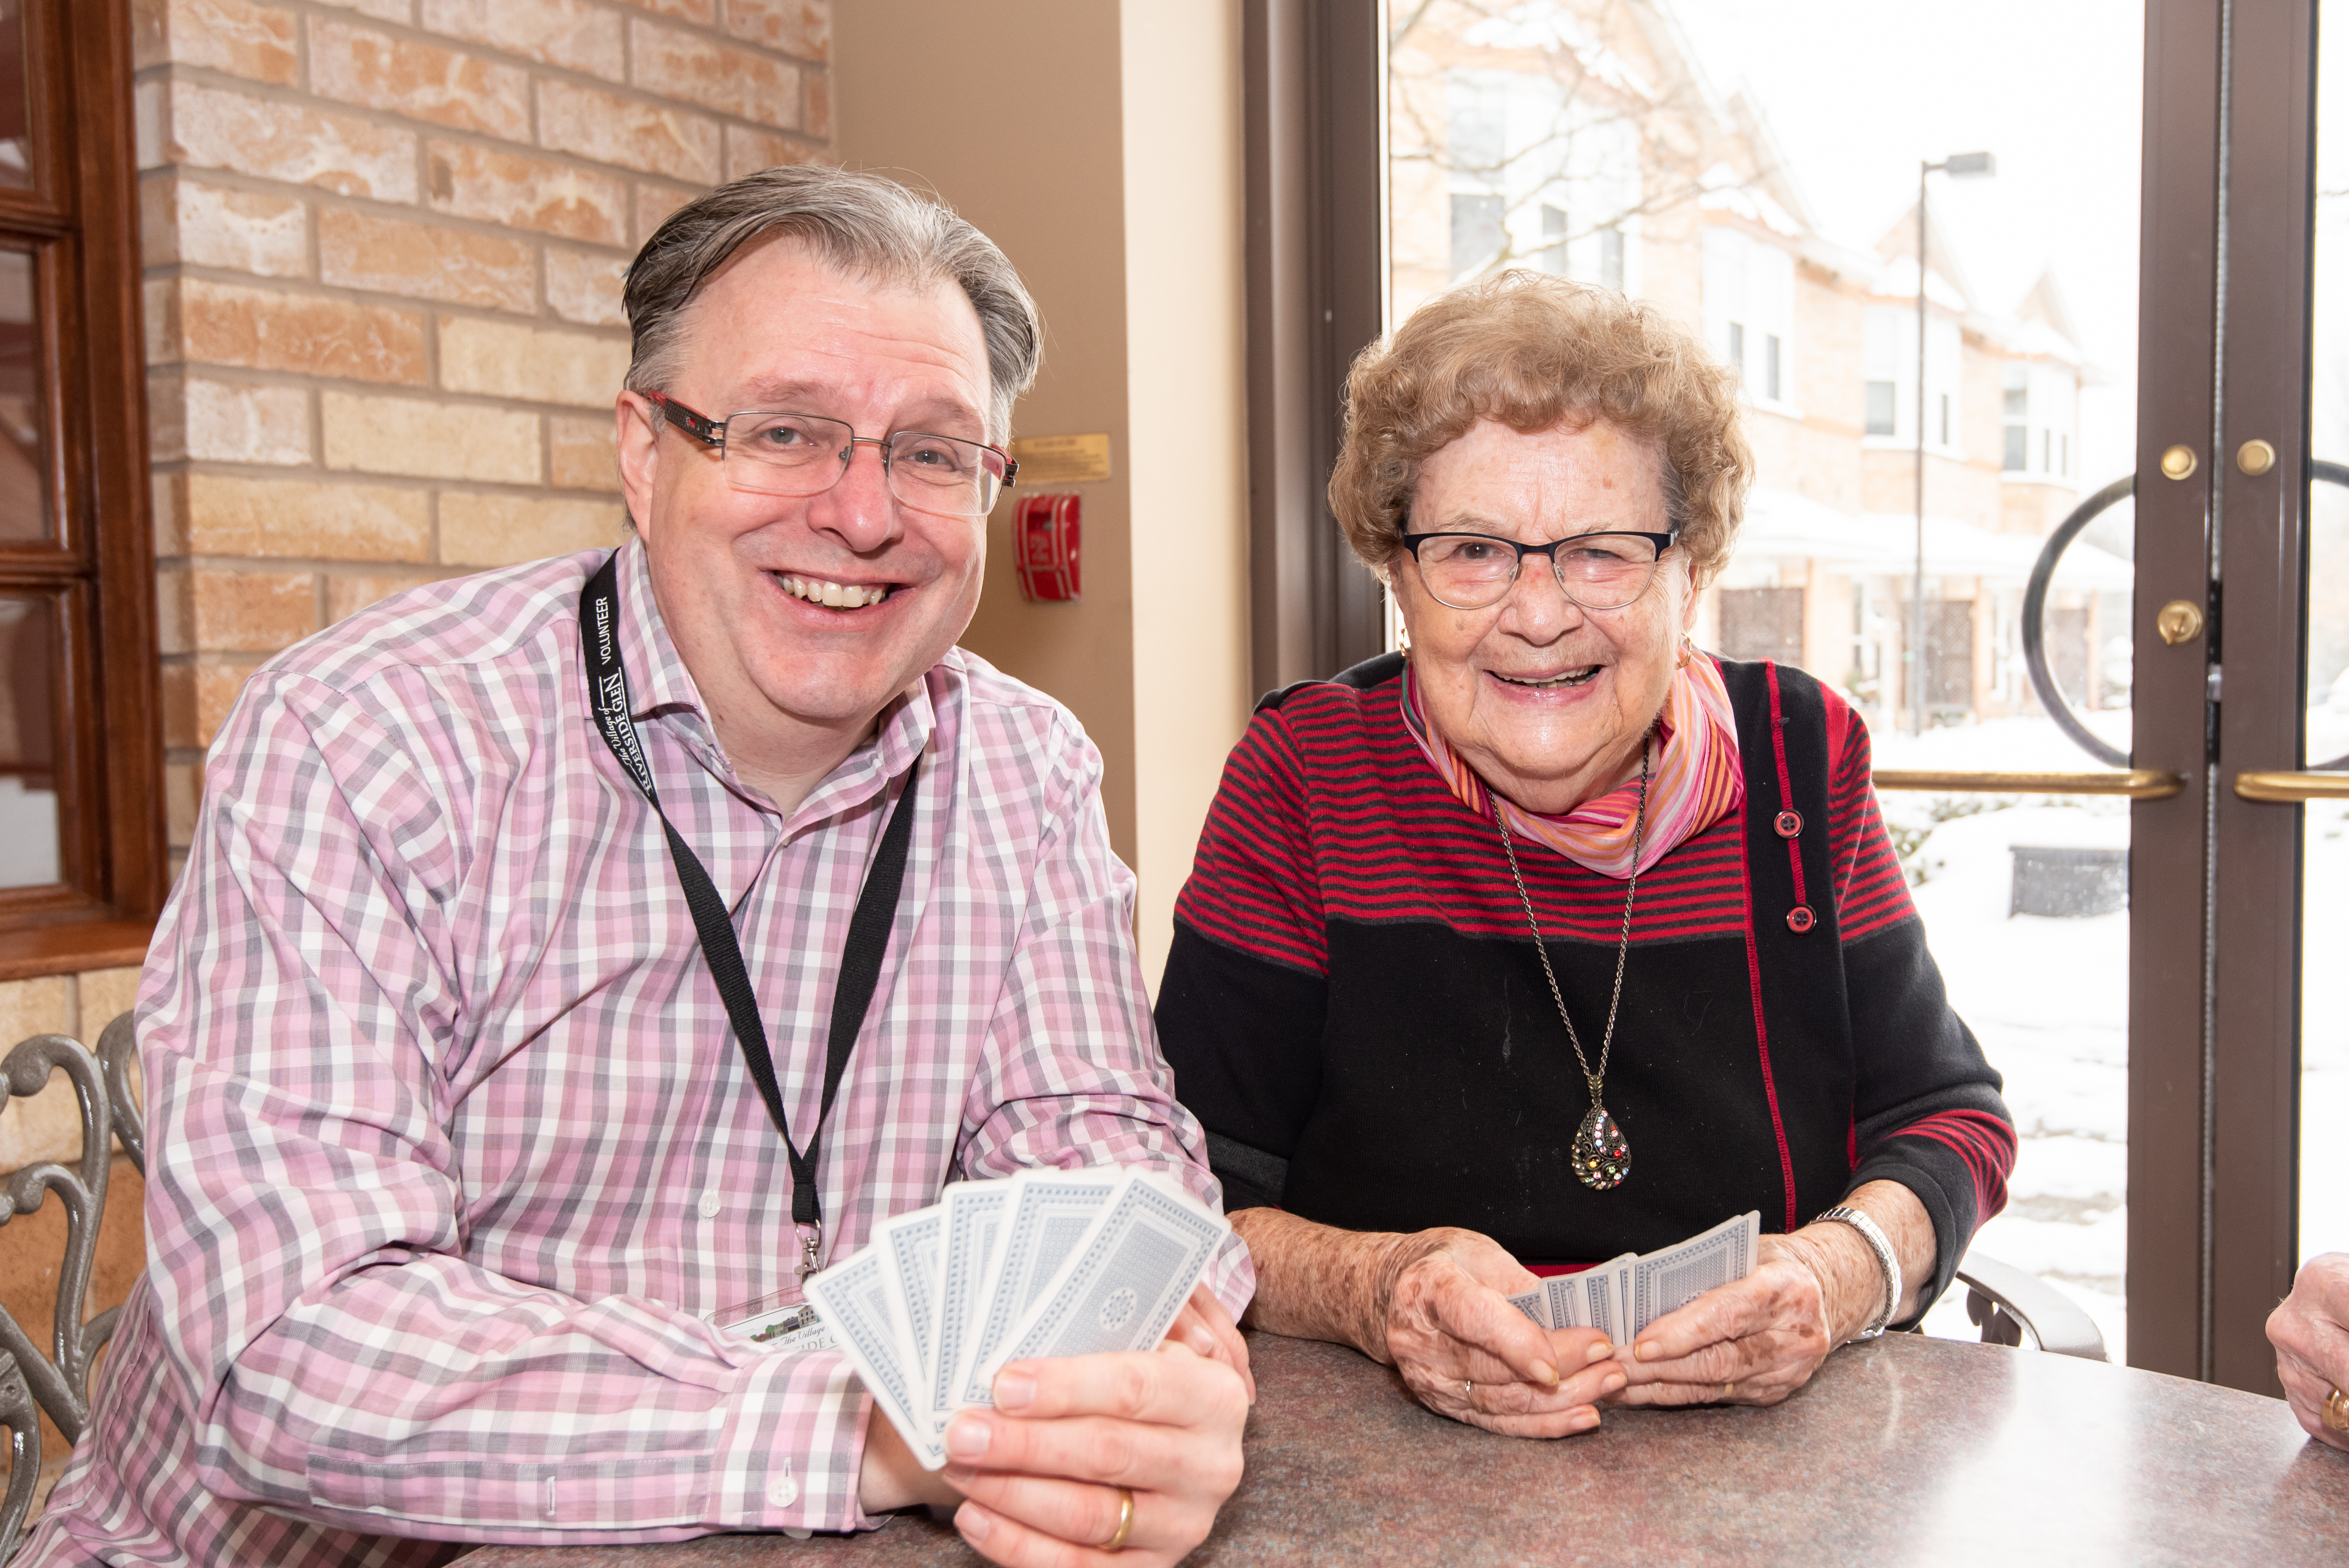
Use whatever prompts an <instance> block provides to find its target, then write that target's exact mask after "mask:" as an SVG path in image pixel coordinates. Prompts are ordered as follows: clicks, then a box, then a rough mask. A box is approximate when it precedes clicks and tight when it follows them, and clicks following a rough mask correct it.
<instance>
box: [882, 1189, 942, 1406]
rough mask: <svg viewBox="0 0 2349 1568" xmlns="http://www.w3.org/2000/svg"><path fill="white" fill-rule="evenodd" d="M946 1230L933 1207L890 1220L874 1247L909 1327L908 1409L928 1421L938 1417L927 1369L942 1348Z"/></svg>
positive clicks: (905, 1357)
mask: <svg viewBox="0 0 2349 1568" xmlns="http://www.w3.org/2000/svg"><path fill="white" fill-rule="evenodd" d="M945 1226H946V1215H945V1214H944V1213H943V1212H941V1211H940V1210H939V1208H938V1206H937V1205H936V1204H935V1203H933V1204H931V1205H930V1206H929V1207H928V1208H926V1209H917V1210H916V1211H915V1212H912V1213H910V1214H899V1215H896V1216H895V1217H894V1218H891V1219H889V1220H885V1221H884V1222H882V1224H881V1225H880V1227H879V1228H878V1229H877V1230H875V1231H874V1233H873V1243H872V1244H873V1247H874V1250H875V1251H877V1252H879V1253H881V1255H882V1257H883V1259H884V1260H885V1262H886V1263H887V1264H888V1267H887V1269H886V1270H885V1277H886V1279H887V1282H888V1285H889V1290H890V1294H891V1298H892V1299H891V1305H892V1307H893V1308H894V1313H895V1318H896V1321H898V1322H899V1323H900V1324H901V1325H902V1326H903V1328H904V1343H903V1344H901V1345H900V1346H898V1349H899V1350H900V1352H901V1353H902V1364H903V1366H904V1367H905V1387H906V1393H907V1408H908V1409H909V1410H911V1411H912V1412H913V1413H914V1414H915V1415H916V1416H919V1417H920V1418H922V1419H924V1420H925V1421H927V1420H929V1419H930V1417H931V1414H932V1412H931V1409H930V1401H929V1385H928V1382H927V1380H926V1368H927V1367H929V1364H930V1355H931V1352H932V1350H933V1348H934V1347H935V1346H936V1343H937V1321H938V1312H937V1286H938V1243H939V1241H940V1239H941V1235H942V1233H943V1232H944V1230H945Z"/></svg>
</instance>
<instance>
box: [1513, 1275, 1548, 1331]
mask: <svg viewBox="0 0 2349 1568" xmlns="http://www.w3.org/2000/svg"><path fill="white" fill-rule="evenodd" d="M1503 1299H1504V1300H1506V1301H1507V1302H1508V1304H1509V1305H1511V1306H1514V1307H1516V1309H1517V1310H1518V1311H1519V1312H1522V1313H1524V1314H1525V1315H1526V1317H1527V1318H1528V1319H1530V1320H1531V1321H1532V1323H1533V1326H1535V1327H1536V1328H1556V1327H1557V1324H1555V1323H1552V1322H1551V1321H1550V1320H1549V1292H1547V1291H1546V1290H1544V1289H1543V1288H1542V1287H1541V1286H1540V1285H1536V1286H1534V1288H1533V1289H1531V1290H1529V1291H1526V1292H1525V1293H1524V1294H1523V1295H1512V1296H1506V1297H1504V1298H1503Z"/></svg>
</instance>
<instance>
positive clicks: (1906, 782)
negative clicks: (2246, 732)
mask: <svg viewBox="0 0 2349 1568" xmlns="http://www.w3.org/2000/svg"><path fill="white" fill-rule="evenodd" d="M2245 777H2251V776H2250V775H2245ZM2261 777H2294V778H2297V777H2302V776H2301V775H2296V774H2295V775H2261ZM2332 777H2337V778H2341V779H2349V774H2339V775H2333V776H2332ZM1876 787H1877V788H1878V789H1940V790H1944V791H1947V792H1950V793H1952V794H1987V795H2126V796H2127V797H2128V798H2129V799H2132V800H2167V799H2169V798H2170V797H2171V796H2172V795H2176V794H2178V793H2179V792H2180V791H2182V790H2183V789H2185V788H2186V780H2185V779H2183V778H2181V777H2179V776H2178V774H2175V773H2171V772H2168V771H2166V770H2165V769H2158V768H2134V769H2129V770H2128V771H2127V772H2125V773H1920V772H1909V771H1902V770H1889V771H1879V772H1878V774H1877V775H1876ZM2293 798H2294V799H2299V797H2297V796H2295V797H2293Z"/></svg>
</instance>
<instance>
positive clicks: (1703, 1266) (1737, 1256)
mask: <svg viewBox="0 0 2349 1568" xmlns="http://www.w3.org/2000/svg"><path fill="white" fill-rule="evenodd" d="M1761 1236H1762V1216H1761V1214H1760V1213H1759V1212H1756V1211H1754V1210H1748V1211H1746V1212H1744V1213H1743V1214H1740V1215H1738V1216H1737V1217H1736V1218H1735V1219H1733V1220H1723V1221H1722V1222H1721V1223H1719V1224H1717V1225H1715V1226H1713V1229H1711V1230H1709V1231H1707V1232H1705V1233H1703V1234H1702V1235H1701V1236H1691V1237H1690V1238H1689V1239H1688V1240H1687V1241H1684V1242H1682V1243H1677V1244H1676V1245H1673V1246H1669V1247H1665V1248H1662V1249H1661V1250H1660V1251H1657V1252H1652V1253H1644V1254H1640V1255H1634V1254H1633V1253H1624V1254H1623V1255H1622V1256H1621V1257H1619V1258H1611V1259H1609V1261H1607V1262H1606V1263H1603V1264H1599V1265H1598V1266H1597V1267H1595V1268H1588V1269H1585V1270H1583V1271H1582V1272H1581V1273H1580V1274H1554V1275H1552V1276H1551V1277H1550V1278H1548V1279H1546V1280H1544V1281H1542V1282H1541V1284H1539V1285H1537V1286H1536V1287H1535V1288H1534V1289H1532V1290H1529V1291H1527V1292H1526V1293H1525V1294H1524V1295H1513V1296H1511V1297H1509V1305H1511V1306H1514V1307H1516V1309H1517V1310H1518V1311H1519V1312H1522V1313H1524V1314H1525V1315H1526V1316H1527V1317H1530V1318H1532V1319H1533V1320H1534V1321H1535V1322H1536V1323H1537V1324H1539V1325H1541V1326H1543V1327H1544V1328H1596V1329H1598V1330H1599V1332H1600V1333H1602V1334H1604V1335H1606V1336H1607V1337H1608V1339H1609V1341H1610V1342H1612V1343H1614V1344H1617V1345H1628V1344H1630V1342H1631V1341H1632V1340H1634V1339H1636V1338H1638V1337H1639V1336H1640V1335H1641V1334H1642V1333H1644V1332H1645V1331H1646V1329H1647V1326H1648V1325H1650V1324H1651V1323H1653V1322H1655V1321H1656V1319H1658V1318H1660V1317H1661V1316H1663V1315H1664V1314H1666V1313H1668V1312H1676V1311H1678V1310H1679V1309H1680V1308H1682V1307H1683V1306H1686V1305H1688V1304H1689V1303H1690V1302H1692V1301H1694V1300H1695V1299H1696V1298H1697V1297H1698V1296H1701V1295H1703V1294H1704V1293H1705V1292H1706V1291H1709V1290H1711V1289H1713V1287H1714V1286H1715V1285H1723V1284H1730V1283H1731V1282H1732V1281H1733V1280H1741V1279H1744V1277H1745V1276H1746V1275H1747V1274H1752V1273H1753V1272H1754V1245H1755V1243H1757V1242H1758V1241H1759V1240H1760V1239H1761Z"/></svg>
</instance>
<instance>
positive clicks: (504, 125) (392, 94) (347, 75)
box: [310, 21, 530, 141]
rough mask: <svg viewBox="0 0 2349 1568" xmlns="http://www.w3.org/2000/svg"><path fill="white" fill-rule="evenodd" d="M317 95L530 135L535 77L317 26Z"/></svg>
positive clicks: (366, 31) (358, 30)
mask: <svg viewBox="0 0 2349 1568" xmlns="http://www.w3.org/2000/svg"><path fill="white" fill-rule="evenodd" d="M310 90H311V91H312V92H314V93H316V94H318V95H319V96H320V97H322V98H333V99H336V101H338V102H342V103H355V104H364V105H366V106H367V108H380V109H388V110H390V111H391V112H392V113H394V114H401V115H406V116H407V117H408V118H409V119H423V120H429V121H431V122H432V123H433V124H434V125H445V126H448V127H449V128H450V129H452V130H478V131H480V132H481V133H482V134H483V135H485V136H502V137H504V138H505V139H507V140H509V141H521V140H526V139H528V138H529V136H530V73H529V72H527V71H525V70H523V68H522V67H519V66H506V65H500V64H498V63H497V62H495V61H492V60H485V59H483V58H481V57H480V56H478V55H468V54H464V53H461V52H460V51H459V50H456V49H443V48H440V47H437V46H434V45H431V44H427V43H421V42H419V41H418V40H417V39H414V38H395V37H393V36H390V35H389V34H386V33H378V32H376V31H375V30H373V29H372V28H368V27H354V26H351V25H350V24H348V23H347V22H327V21H316V22H313V23H311V24H310Z"/></svg>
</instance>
